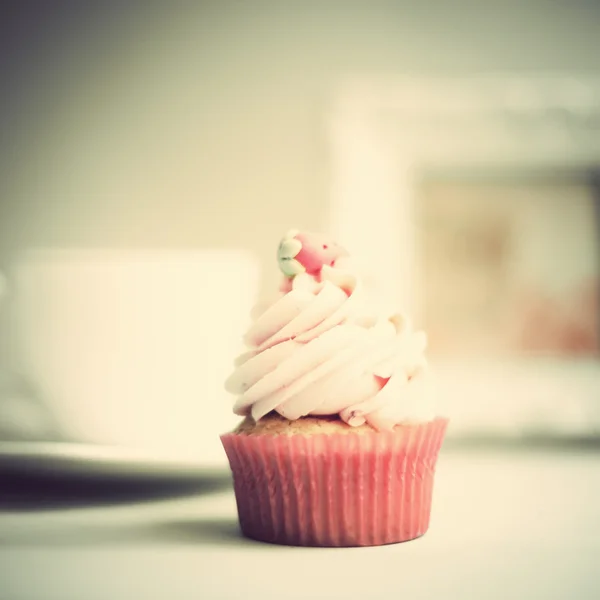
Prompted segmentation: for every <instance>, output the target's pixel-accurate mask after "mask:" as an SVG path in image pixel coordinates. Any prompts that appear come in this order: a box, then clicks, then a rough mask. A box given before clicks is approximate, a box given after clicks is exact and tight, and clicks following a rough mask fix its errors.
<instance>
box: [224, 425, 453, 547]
mask: <svg viewBox="0 0 600 600" xmlns="http://www.w3.org/2000/svg"><path fill="white" fill-rule="evenodd" d="M447 425H448V420H447V419H442V418H438V419H435V420H434V421H432V422H429V423H422V424H415V425H398V426H396V427H395V429H394V431H390V432H377V431H375V430H373V429H372V428H370V427H368V426H362V427H357V428H352V427H349V426H347V425H346V424H344V423H343V422H341V421H339V420H333V419H323V418H307V419H299V420H298V421H287V420H286V419H283V418H281V417H278V416H271V415H269V416H267V417H266V418H265V419H262V420H261V421H259V423H258V424H254V423H252V422H251V421H250V420H247V421H245V422H244V423H242V424H241V425H240V427H238V429H237V430H236V431H235V432H233V433H227V434H225V435H223V436H221V441H222V443H223V447H224V448H225V451H226V453H227V456H228V458H229V463H230V466H231V470H232V472H233V480H234V489H235V497H236V503H237V508H238V515H239V520H240V526H241V529H242V532H243V534H244V535H245V536H247V537H249V538H252V539H255V540H260V541H263V542H270V543H275V544H285V545H293V546H334V547H343V546H378V545H383V544H393V543H397V542H406V541H408V540H412V539H415V538H418V537H420V536H422V535H423V534H424V533H425V532H426V531H427V529H428V527H429V518H430V514H431V500H432V494H433V483H434V474H435V467H436V462H437V457H438V453H439V450H440V447H441V445H442V442H443V439H444V434H445V432H446V427H447Z"/></svg>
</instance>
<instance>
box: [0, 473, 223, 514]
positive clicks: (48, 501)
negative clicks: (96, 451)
mask: <svg viewBox="0 0 600 600" xmlns="http://www.w3.org/2000/svg"><path fill="white" fill-rule="evenodd" d="M0 481H2V485H1V486H0V510H4V511H7V510H8V511H11V512H29V511H36V512H38V511H52V510H64V509H69V508H91V507H100V506H114V505H122V504H132V503H140V502H142V503H146V502H152V501H156V500H162V499H168V498H175V497H184V496H195V495H200V494H212V493H214V492H220V491H224V490H226V489H229V488H231V486H232V483H231V475H230V474H229V473H221V472H215V473H210V474H206V475H205V476H202V477H190V478H187V479H181V480H178V479H176V478H175V479H171V480H169V479H163V480H161V479H160V478H149V479H147V480H143V479H140V480H128V479H127V478H125V477H117V476H114V477H112V478H110V477H97V476H96V477H93V476H90V477H87V478H86V477H69V476H67V475H61V474H55V475H52V476H51V475H39V474H38V475H35V476H31V475H30V474H27V473H9V472H8V473H7V472H5V471H3V470H2V469H0Z"/></svg>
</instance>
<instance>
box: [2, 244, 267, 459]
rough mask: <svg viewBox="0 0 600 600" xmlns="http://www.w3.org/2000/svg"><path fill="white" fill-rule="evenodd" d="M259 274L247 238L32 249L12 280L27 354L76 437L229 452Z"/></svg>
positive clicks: (214, 454)
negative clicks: (234, 246)
mask: <svg viewBox="0 0 600 600" xmlns="http://www.w3.org/2000/svg"><path fill="white" fill-rule="evenodd" d="M258 277H259V269H258V265H257V261H256V260H255V258H254V257H253V256H252V255H250V254H248V253H245V252H241V251H236V250H231V251H229V250H192V251H179V250H178V251H170V250H149V251H141V250H140V251H137V250H132V251H128V250H88V249H85V250H72V249H70V250H35V251H29V252H27V253H25V254H24V255H22V256H21V258H20V259H19V261H18V263H17V264H16V266H15V269H14V274H13V279H14V280H13V281H11V288H12V289H11V292H12V294H13V298H12V299H11V300H12V302H11V305H12V309H13V310H14V311H15V312H14V314H15V321H14V322H15V325H16V330H17V339H18V348H19V352H20V354H21V361H20V362H21V363H22V364H23V368H24V369H25V370H26V371H27V373H26V375H29V376H30V377H31V378H32V380H33V381H34V382H35V383H36V384H37V385H38V386H39V389H40V391H41V393H42V396H43V399H44V401H45V402H47V403H48V404H49V406H50V408H51V409H52V411H53V412H54V413H55V416H56V418H57V419H58V421H59V422H60V423H61V424H62V426H63V427H64V428H65V429H66V431H67V432H68V433H69V434H70V435H72V436H73V437H74V438H76V439H78V440H83V441H88V442H97V443H107V444H119V445H127V446H134V447H143V448H148V449H152V450H153V451H157V450H158V451H160V452H164V453H169V455H182V456H183V455H186V457H188V458H189V456H190V455H194V456H198V458H199V459H200V460H202V461H204V462H206V463H222V462H224V455H223V452H222V448H221V445H220V442H219V439H218V435H219V433H221V432H223V431H225V430H228V429H230V428H231V427H232V426H234V424H235V423H236V421H237V420H238V418H237V417H235V416H233V415H232V412H231V406H232V401H233V399H232V398H230V397H229V396H228V395H227V394H226V392H225V391H224V390H223V381H224V379H225V378H226V376H227V375H228V373H229V371H230V369H231V368H232V361H233V358H234V357H235V355H236V354H237V353H238V352H240V351H241V350H242V345H241V336H242V334H243V331H244V330H245V329H246V327H247V325H248V322H249V321H248V320H249V314H250V310H251V307H252V305H253V304H254V302H255V299H256V292H257V287H258Z"/></svg>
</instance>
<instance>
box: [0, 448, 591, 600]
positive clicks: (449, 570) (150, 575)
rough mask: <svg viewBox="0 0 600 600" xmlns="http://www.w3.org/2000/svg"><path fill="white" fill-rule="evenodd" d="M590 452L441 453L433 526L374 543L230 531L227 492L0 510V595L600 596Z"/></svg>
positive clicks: (580, 599) (231, 506)
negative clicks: (307, 544) (338, 543)
mask: <svg viewBox="0 0 600 600" xmlns="http://www.w3.org/2000/svg"><path fill="white" fill-rule="evenodd" d="M599 490H600V453H595V454H594V453H572V452H570V453H560V452H558V451H556V452H546V453H543V452H541V451H540V452H526V453H525V452H521V453H519V452H516V451H510V452H504V453H502V452H499V451H496V452H485V453H475V452H470V453H467V452H464V451H463V452H459V451H456V450H453V451H447V452H443V455H442V457H441V459H440V463H439V466H438V473H437V481H436V489H435V499H434V508H433V516H432V523H431V528H430V530H429V532H428V533H427V534H426V535H425V536H424V537H423V538H421V539H419V540H416V541H413V542H408V543H405V544H399V545H393V546H384V547H379V548H357V549H354V548H353V549H327V548H316V549H314V548H289V547H281V546H270V545H266V544H260V543H257V542H252V541H250V540H245V539H243V538H241V537H240V535H239V533H238V530H237V522H236V520H235V503H234V499H233V493H232V492H230V491H228V492H225V493H219V494H216V495H212V496H203V497H195V498H185V499H178V500H169V501H160V502H151V503H150V502H149V503H141V504H136V505H128V506H115V507H109V508H106V507H103V508H79V509H69V510H53V511H43V512H42V511H40V512H28V513H6V512H5V513H3V514H0V598H1V599H2V600H13V599H14V600H21V599H27V600H29V599H36V600H46V599H57V600H58V599H61V600H69V599H71V598H73V599H78V600H88V599H101V598H102V599H104V598H107V599H110V600H121V599H127V600H138V599H141V598H152V599H154V598H156V599H161V600H163V599H164V600H166V599H179V598H203V599H205V598H206V599H221V598H261V599H267V598H277V599H278V600H285V599H288V598H298V599H300V598H303V599H304V598H308V597H312V598H330V599H332V598H367V597H368V598H411V599H413V598H414V599H429V598H435V599H436V600H437V599H440V598H444V599H449V600H453V599H457V600H464V599H467V600H468V599H480V598H481V599H485V600H495V599H502V600H505V599H512V600H515V599H521V598H522V599H527V600H537V599H548V600H550V599H556V600H564V599H577V600H587V599H590V600H592V599H594V600H597V599H598V598H600V502H599V501H598V491H599Z"/></svg>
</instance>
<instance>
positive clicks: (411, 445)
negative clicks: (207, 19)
mask: <svg viewBox="0 0 600 600" xmlns="http://www.w3.org/2000/svg"><path fill="white" fill-rule="evenodd" d="M277 258H278V263H279V267H280V269H281V271H282V273H283V276H282V283H281V286H280V289H279V291H278V293H277V295H276V297H275V298H274V299H273V301H272V302H268V303H266V304H264V305H262V306H259V307H257V309H256V310H255V311H254V313H253V315H252V316H253V323H252V325H251V326H250V329H249V330H248V331H247V332H246V335H245V337H244V342H245V344H246V345H247V347H248V350H247V352H245V353H243V354H242V355H241V356H239V357H238V358H237V359H236V361H235V368H234V371H233V373H232V374H231V376H230V377H229V378H228V380H227V381H226V384H225V387H226V389H227V390H228V391H229V392H231V393H232V394H235V395H236V396H237V398H236V400H235V404H234V412H235V413H236V414H238V415H240V416H242V417H244V419H243V421H242V422H241V423H240V425H239V426H238V427H237V428H236V429H235V430H234V431H233V432H231V433H227V434H224V435H222V436H221V441H222V443H223V446H224V448H225V451H226V453H227V457H228V459H229V463H230V466H231V470H232V472H233V481H234V490H235V497H236V503H237V508H238V515H239V521H240V526H241V530H242V532H243V534H244V535H245V536H247V537H249V538H252V539H255V540H260V541H264V542H271V543H277V544H287V545H299V546H339V547H342V546H374V545H382V544H391V543H395V542H403V541H407V540H412V539H414V538H417V537H419V536H421V535H423V534H424V533H425V532H426V531H427V529H428V527H429V518H430V513H431V500H432V492H433V482H434V472H435V466H436V461H437V457H438V453H439V450H440V447H441V445H442V441H443V438H444V433H445V431H446V426H447V419H444V418H440V417H436V413H435V404H434V393H433V389H432V377H431V374H430V372H429V367H428V365H427V362H426V360H425V356H424V351H425V347H426V343H427V340H426V337H425V334H424V333H423V332H420V331H414V330H413V328H412V327H411V324H410V322H409V320H408V319H407V318H406V316H404V315H403V314H401V313H391V314H390V313H387V312H385V311H382V310H380V309H378V308H377V307H376V306H375V304H374V303H373V300H372V299H371V300H370V299H369V297H368V294H367V293H366V291H365V288H364V286H363V284H362V282H361V278H360V277H359V274H358V271H357V269H356V267H355V266H354V264H353V261H352V259H351V257H350V256H349V255H348V253H347V252H346V251H345V250H344V248H342V247H341V246H339V245H338V244H336V243H334V242H333V241H332V240H330V239H328V238H326V237H324V236H321V235H317V234H312V233H302V232H297V231H291V232H289V233H288V234H287V235H286V236H285V237H284V238H283V240H282V241H281V243H280V244H279V248H278V253H277Z"/></svg>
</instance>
